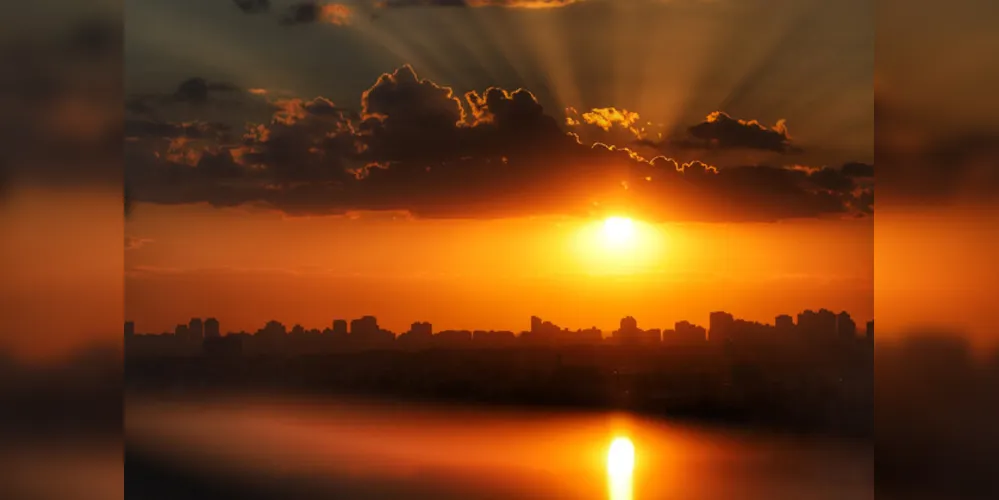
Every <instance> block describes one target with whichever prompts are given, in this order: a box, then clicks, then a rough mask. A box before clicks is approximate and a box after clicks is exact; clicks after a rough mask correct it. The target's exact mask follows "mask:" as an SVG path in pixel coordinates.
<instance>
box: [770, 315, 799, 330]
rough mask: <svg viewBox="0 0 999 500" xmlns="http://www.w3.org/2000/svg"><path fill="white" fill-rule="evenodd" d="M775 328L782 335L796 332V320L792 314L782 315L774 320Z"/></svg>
mask: <svg viewBox="0 0 999 500" xmlns="http://www.w3.org/2000/svg"><path fill="white" fill-rule="evenodd" d="M774 328H775V329H776V330H777V331H778V332H780V333H790V332H792V331H794V318H792V317H791V315H790V314H781V315H779V316H777V317H776V318H774Z"/></svg>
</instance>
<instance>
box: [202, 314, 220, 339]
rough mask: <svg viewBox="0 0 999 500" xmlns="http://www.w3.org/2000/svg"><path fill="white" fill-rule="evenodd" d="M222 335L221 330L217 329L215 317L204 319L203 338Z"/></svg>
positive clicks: (213, 337) (217, 324) (217, 321)
mask: <svg viewBox="0 0 999 500" xmlns="http://www.w3.org/2000/svg"><path fill="white" fill-rule="evenodd" d="M221 336H222V331H221V330H220V329H219V320H217V319H215V318H208V319H206V320H205V338H206V339H217V338H219V337H221Z"/></svg>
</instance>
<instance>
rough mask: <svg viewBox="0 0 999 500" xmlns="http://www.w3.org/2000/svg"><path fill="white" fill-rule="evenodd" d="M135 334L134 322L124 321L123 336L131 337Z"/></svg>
mask: <svg viewBox="0 0 999 500" xmlns="http://www.w3.org/2000/svg"><path fill="white" fill-rule="evenodd" d="M134 336H135V323H134V322H131V321H126V322H125V338H132V337H134Z"/></svg>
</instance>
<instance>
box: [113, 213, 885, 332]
mask: <svg viewBox="0 0 999 500" xmlns="http://www.w3.org/2000/svg"><path fill="white" fill-rule="evenodd" d="M594 223H596V224H597V225H598V228H597V229H598V230H599V221H590V220H584V219H578V218H567V217H536V218H519V219H501V220H490V221H484V220H415V219H411V218H408V217H406V216H405V215H404V214H385V213H366V214H357V215H355V216H353V217H312V218H287V217H283V216H282V215H280V214H278V213H275V212H265V211H260V212H250V211H247V210H246V209H229V210H217V209H210V208H207V207H199V206H173V207H166V206H158V205H140V206H138V207H137V208H136V211H135V216H134V218H133V219H131V220H130V221H129V222H128V226H127V232H128V234H130V235H131V236H133V237H134V238H135V239H136V240H137V241H139V240H141V241H142V244H141V246H139V247H138V248H134V249H132V250H128V251H126V257H125V261H126V269H129V270H130V272H129V275H128V276H127V278H126V285H127V294H126V311H127V314H128V316H129V318H131V319H133V320H135V321H136V322H137V329H138V330H139V331H143V332H146V331H150V332H159V331H165V330H169V329H171V328H172V327H173V325H175V324H177V323H178V322H183V321H186V319H188V318H190V317H192V316H210V315H213V316H217V317H218V318H219V319H220V320H221V321H222V323H223V329H226V330H241V329H245V330H248V331H253V330H255V329H256V328H258V327H260V326H261V325H262V324H263V323H264V322H265V321H267V320H269V319H278V320H280V321H283V322H285V323H286V324H288V325H289V326H291V325H293V324H295V323H301V324H302V325H303V326H305V327H318V328H322V327H324V326H327V325H329V324H330V323H331V321H332V320H333V319H334V318H352V317H357V316H360V315H363V314H374V315H376V316H378V317H379V319H380V320H381V323H382V324H383V326H385V327H388V328H390V329H393V330H396V331H404V330H405V329H406V328H407V327H408V325H409V323H411V322H412V321H417V320H421V321H422V320H427V321H431V322H433V323H434V325H435V327H436V328H438V329H444V328H468V329H475V328H487V329H489V328H496V329H513V330H516V331H519V330H522V329H524V328H525V327H526V325H527V324H528V318H529V316H530V315H532V314H537V315H541V316H543V317H545V318H549V319H551V320H553V321H555V322H557V323H561V324H563V325H564V326H568V327H572V328H578V327H589V326H591V325H595V326H598V327H601V328H604V329H611V328H613V327H615V326H616V324H617V321H618V320H619V319H620V318H621V317H622V316H624V315H628V314H631V315H634V316H636V317H637V318H638V319H639V321H640V324H641V325H644V326H646V327H649V328H652V327H667V326H670V325H672V323H673V322H674V321H677V320H681V319H689V320H692V321H697V322H702V323H704V322H706V319H707V314H708V313H709V312H710V311H711V310H715V309H725V310H728V311H731V312H733V313H735V314H736V315H738V316H741V317H745V318H749V319H756V320H762V321H772V318H773V316H774V315H776V314H779V313H784V312H788V313H795V312H797V311H799V310H801V309H804V308H819V307H830V308H835V309H837V310H840V309H846V310H848V311H851V312H853V313H854V315H855V316H857V318H858V319H859V320H866V319H868V318H870V317H872V316H873V290H872V286H873V257H872V255H871V251H870V249H871V246H872V237H873V231H872V227H873V226H872V221H871V220H870V219H869V218H866V219H857V220H849V221H842V220H832V221H817V220H810V221H792V222H782V223H777V224H762V223H761V224H746V223H741V224H696V223H687V224H656V225H651V224H644V223H642V222H641V221H637V222H636V224H638V225H639V227H640V230H639V239H638V241H636V242H635V244H636V245H637V247H636V248H633V249H631V250H630V253H628V252H613V251H605V250H603V249H600V248H596V247H599V244H598V243H597V244H593V245H589V246H587V245H586V241H587V240H585V238H584V239H583V240H581V235H585V234H586V233H585V231H587V230H588V229H592V225H593V224H594ZM653 239H654V240H656V242H657V243H656V244H655V245H652V244H650V242H651V241H652V240H653ZM632 263H634V265H632Z"/></svg>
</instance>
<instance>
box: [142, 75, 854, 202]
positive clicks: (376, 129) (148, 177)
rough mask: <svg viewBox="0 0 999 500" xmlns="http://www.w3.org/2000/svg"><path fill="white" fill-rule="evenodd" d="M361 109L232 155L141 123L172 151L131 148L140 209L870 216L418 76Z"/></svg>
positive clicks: (765, 172) (295, 119) (370, 97)
mask: <svg viewBox="0 0 999 500" xmlns="http://www.w3.org/2000/svg"><path fill="white" fill-rule="evenodd" d="M360 104H361V106H360V110H359V111H352V110H350V109H347V108H344V107H341V106H338V105H336V104H334V103H333V102H331V101H329V100H327V99H325V98H321V97H320V98H316V99H312V100H302V99H285V100H279V101H276V102H274V103H273V106H274V108H275V110H276V111H275V112H274V113H273V116H272V117H271V119H270V121H269V122H267V123H259V124H248V125H247V128H246V133H245V134H244V135H243V138H242V140H238V141H231V142H229V143H224V142H222V141H221V140H212V139H211V138H212V137H216V136H217V137H222V136H224V135H225V134H224V133H221V132H219V131H217V130H215V129H213V128H212V127H211V126H210V125H209V124H201V123H198V122H196V123H190V124H164V123H159V122H154V123H149V122H139V121H136V122H134V123H133V122H129V123H128V124H127V126H126V128H128V129H129V130H132V131H133V133H135V134H136V135H138V133H139V132H141V133H142V134H143V137H146V138H149V137H155V136H160V137H162V138H164V139H170V140H168V141H159V142H154V141H153V142H151V141H149V140H139V141H133V142H130V143H127V144H126V158H127V161H128V178H129V182H130V186H131V188H132V190H133V192H134V197H135V198H136V199H138V200H144V201H150V202H156V203H194V202H207V203H210V204H212V205H215V206H236V205H242V204H262V205H266V206H270V207H273V208H276V209H278V210H282V211H284V212H287V213H297V214H338V213H340V214H342V213H345V212H348V211H353V210H404V211H408V212H410V213H412V214H414V215H416V216H420V217H464V218H483V217H505V216H515V215H534V214H545V213H562V214H586V213H591V212H594V211H598V212H599V211H602V210H610V209H614V208H624V207H627V208H629V209H630V210H633V211H634V212H635V213H636V215H637V216H641V215H642V214H644V215H645V216H647V217H650V218H658V219H678V220H778V219H783V218H793V217H816V216H821V215H827V214H840V215H846V214H849V213H851V212H858V211H859V209H858V208H857V207H859V206H861V205H862V202H861V201H860V200H859V199H858V198H857V196H858V195H857V194H855V192H856V191H857V190H856V189H855V185H854V181H853V179H852V178H851V177H850V176H848V175H845V174H844V172H843V171H842V169H819V170H810V171H809V170H804V169H791V168H781V167H768V166H745V167H734V168H720V169H719V168H714V167H712V166H710V165H707V164H705V163H701V162H687V163H678V162H677V161H674V160H671V159H668V158H665V157H661V156H660V157H655V158H652V159H645V158H642V157H641V156H640V155H638V154H637V153H636V152H634V151H632V150H630V149H626V148H618V147H614V146H610V145H605V144H594V145H588V144H584V143H582V142H581V141H580V139H579V138H578V137H577V136H575V135H573V134H567V133H566V132H565V131H564V130H562V128H561V127H560V123H561V122H562V121H563V120H564V118H562V119H559V118H556V117H554V116H551V115H549V114H547V113H546V112H545V110H544V109H543V108H542V106H541V105H540V104H539V102H538V100H537V99H536V98H535V96H534V95H533V94H532V93H531V92H529V91H527V90H523V89H521V90H516V91H507V90H504V89H500V88H489V89H487V90H485V91H484V92H481V93H480V92H469V93H467V94H465V95H464V96H458V95H456V94H455V93H454V92H453V91H452V90H451V89H450V88H448V87H445V86H442V85H439V84H437V83H435V82H432V81H429V80H421V79H420V78H419V77H418V76H417V74H416V72H415V71H414V70H413V69H412V68H411V67H409V66H404V67H402V68H399V69H398V70H396V71H394V72H392V73H389V74H385V75H382V76H381V77H380V78H379V79H378V80H377V82H376V83H375V84H374V85H373V86H372V87H371V88H370V89H369V90H367V91H366V92H364V94H363V95H362V96H361V102H360ZM215 134H217V135H215ZM206 137H207V138H209V139H207V140H205V139H204V138H206ZM178 138H183V140H180V139H178ZM155 144H158V146H155ZM165 144H169V146H164V145H165ZM192 144H193V146H192ZM157 147H158V148H159V149H157ZM185 148H187V149H185ZM191 148H196V150H195V151H193V152H192V151H191Z"/></svg>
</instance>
